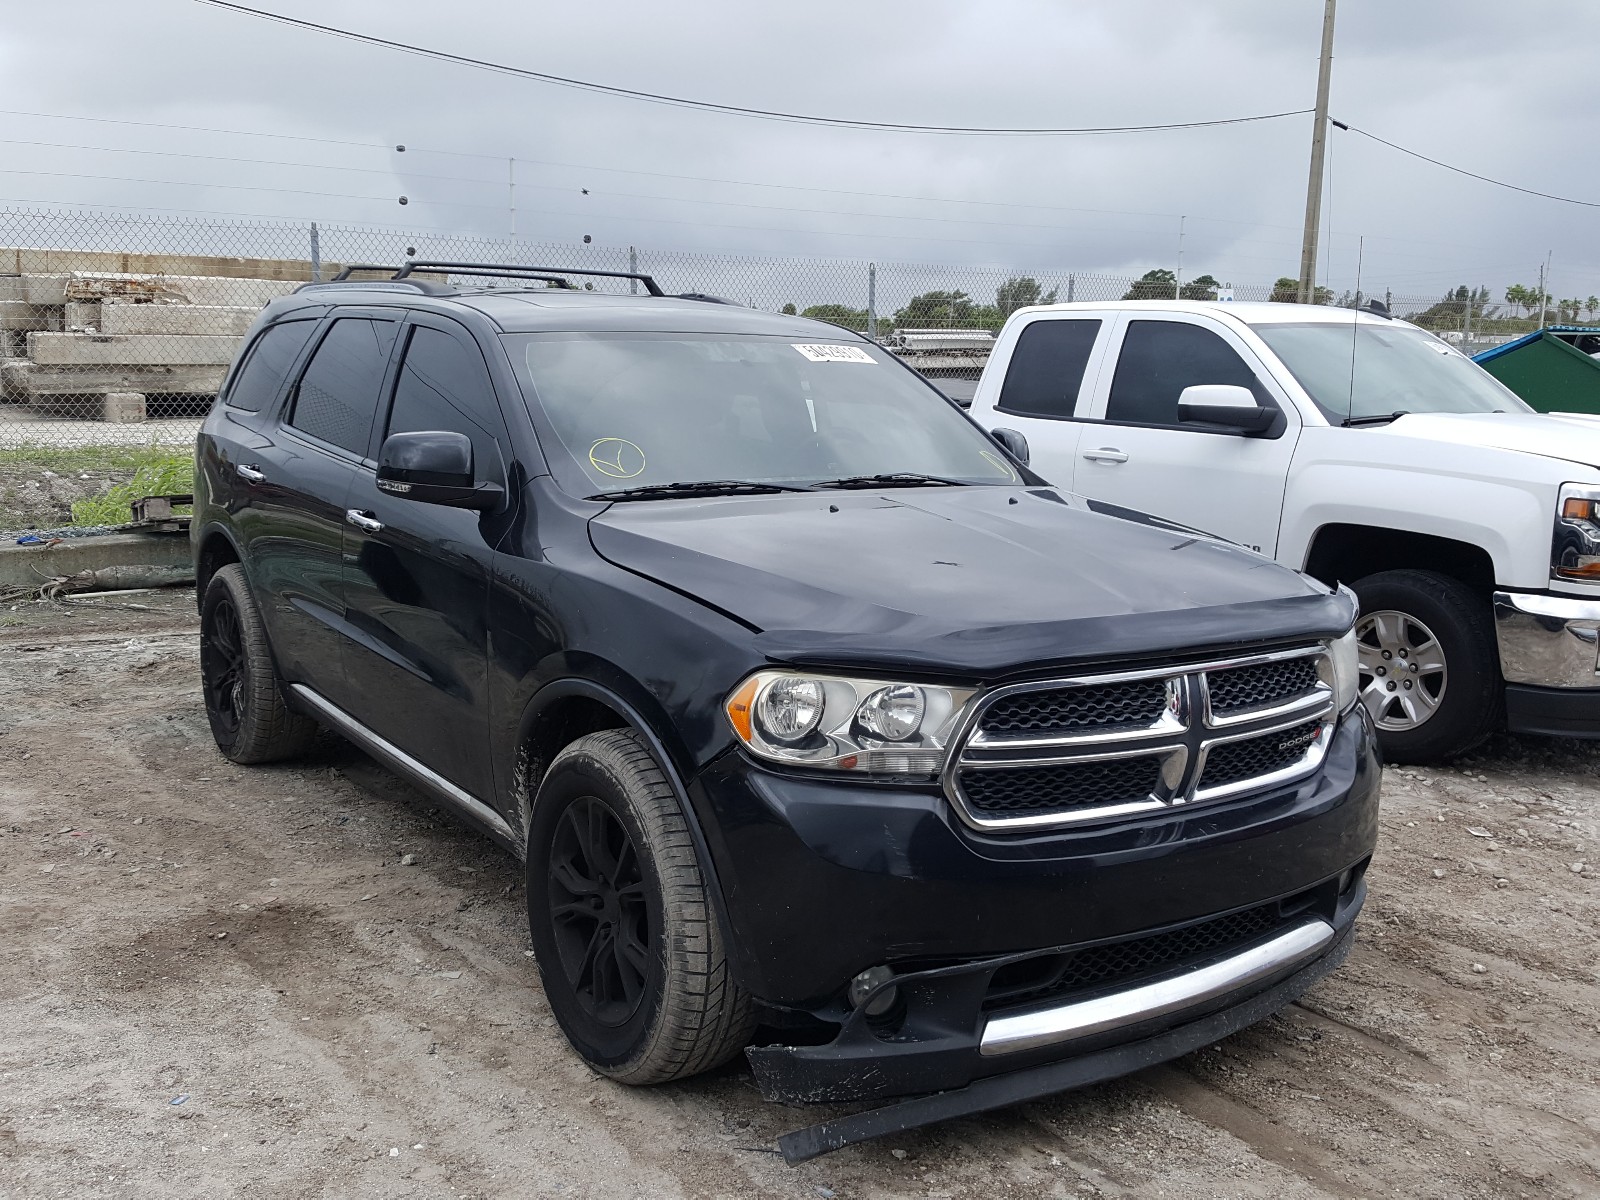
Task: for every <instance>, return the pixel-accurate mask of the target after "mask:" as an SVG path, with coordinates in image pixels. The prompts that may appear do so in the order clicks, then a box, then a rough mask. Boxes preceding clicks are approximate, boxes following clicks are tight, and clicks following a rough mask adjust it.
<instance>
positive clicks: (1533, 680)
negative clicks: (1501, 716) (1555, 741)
mask: <svg viewBox="0 0 1600 1200" xmlns="http://www.w3.org/2000/svg"><path fill="white" fill-rule="evenodd" d="M1494 622H1495V635H1496V637H1497V639H1498V640H1499V643H1500V673H1501V675H1503V676H1504V677H1505V681H1506V724H1507V726H1508V727H1509V728H1510V729H1511V730H1512V731H1513V732H1516V733H1540V734H1560V735H1565V736H1568V737H1600V601H1595V600H1579V599H1575V598H1573V597H1569V596H1555V595H1551V594H1549V593H1546V592H1496V593H1495V594H1494Z"/></svg>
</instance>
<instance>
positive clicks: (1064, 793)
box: [961, 755, 1161, 815]
mask: <svg viewBox="0 0 1600 1200" xmlns="http://www.w3.org/2000/svg"><path fill="white" fill-rule="evenodd" d="M1160 784H1161V759H1159V758H1157V757H1155V756H1153V755H1149V756H1146V757H1144V758H1116V759H1112V760H1111V761H1110V762H1081V763H1061V764H1057V765H1055V766H1043V767H1012V768H1009V769H1007V770H1004V771H963V772H962V774H961V787H962V790H963V791H964V792H965V793H966V796H967V801H968V802H969V803H970V804H971V805H972V807H973V808H975V809H977V810H978V811H979V812H981V813H993V814H999V815H1003V814H1005V813H1014V812H1028V813H1038V812H1060V811H1065V810H1070V809H1078V808H1085V807H1109V806H1112V805H1120V804H1133V803H1137V802H1139V801H1142V800H1148V799H1149V798H1150V797H1151V796H1152V795H1154V794H1155V792H1156V789H1157V788H1158V787H1159V786H1160Z"/></svg>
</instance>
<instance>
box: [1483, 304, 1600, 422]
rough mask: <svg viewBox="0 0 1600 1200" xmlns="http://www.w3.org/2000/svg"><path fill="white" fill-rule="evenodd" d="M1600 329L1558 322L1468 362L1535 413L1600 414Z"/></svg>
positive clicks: (1485, 352) (1487, 351) (1490, 350)
mask: <svg viewBox="0 0 1600 1200" xmlns="http://www.w3.org/2000/svg"><path fill="white" fill-rule="evenodd" d="M1597 353H1600V328H1596V327H1594V326H1584V325H1557V326H1553V327H1551V328H1549V329H1541V330H1540V331H1539V332H1537V333H1530V334H1528V335H1527V336H1526V337H1520V338H1518V339H1517V340H1516V341H1514V342H1507V343H1506V344H1505V345H1504V346H1495V347H1493V348H1492V349H1489V350H1485V351H1483V352H1482V353H1481V354H1475V355H1473V357H1472V361H1473V362H1475V363H1477V364H1478V365H1479V366H1481V367H1482V368H1483V369H1484V370H1485V371H1487V372H1489V374H1491V375H1493V376H1494V377H1495V378H1496V379H1498V380H1499V381H1500V382H1501V383H1503V384H1505V385H1506V386H1507V387H1508V388H1510V389H1511V390H1512V391H1513V392H1515V393H1516V394H1517V395H1518V396H1520V397H1522V399H1523V400H1524V401H1525V402H1526V403H1527V404H1528V405H1530V406H1531V407H1532V408H1534V409H1537V410H1538V411H1539V412H1581V413H1596V414H1600V358H1593V357H1591V355H1592V354H1597Z"/></svg>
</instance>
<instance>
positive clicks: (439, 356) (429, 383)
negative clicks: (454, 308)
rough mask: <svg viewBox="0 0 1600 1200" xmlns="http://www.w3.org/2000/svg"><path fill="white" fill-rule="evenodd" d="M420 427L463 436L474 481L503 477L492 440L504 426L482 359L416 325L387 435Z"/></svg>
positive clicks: (462, 344) (470, 349)
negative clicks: (466, 439) (468, 442)
mask: <svg viewBox="0 0 1600 1200" xmlns="http://www.w3.org/2000/svg"><path fill="white" fill-rule="evenodd" d="M424 429H447V430H450V431H451V432H452V433H464V434H466V435H467V436H468V437H469V438H471V439H472V461H473V466H474V468H475V470H476V471H477V474H478V478H479V479H487V480H491V481H499V480H501V479H502V478H503V472H502V471H501V465H500V452H499V450H498V448H497V446H496V440H497V439H499V438H502V437H503V436H504V430H505V425H504V423H503V422H502V421H501V419H500V406H499V404H498V403H497V402H496V401H495V398H494V385H493V384H492V383H490V381H489V369H488V368H487V367H485V366H484V364H483V355H482V354H480V353H478V351H477V349H476V348H475V347H472V346H469V345H467V344H466V343H465V342H462V341H458V340H457V339H456V338H454V337H452V336H450V335H449V334H448V333H441V332H440V331H439V330H437V329H429V328H427V327H426V326H421V325H419V326H417V327H416V328H415V329H413V330H412V332H411V341H410V344H409V345H408V346H407V347H406V357H405V362H404V363H403V364H402V365H401V367H400V379H399V381H398V382H397V383H396V385H395V392H394V407H393V408H392V409H391V410H390V413H389V433H416V432H419V431H420V430H424Z"/></svg>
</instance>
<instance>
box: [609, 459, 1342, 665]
mask: <svg viewBox="0 0 1600 1200" xmlns="http://www.w3.org/2000/svg"><path fill="white" fill-rule="evenodd" d="M589 536H590V538H591V540H592V542H593V544H594V547H595V549H596V551H598V552H599V554H601V555H602V556H603V557H604V558H606V559H608V560H609V561H611V562H613V563H615V564H616V565H618V566H620V567H623V568H625V569H627V570H629V571H632V572H634V573H636V574H639V575H642V576H644V577H645V578H648V579H652V580H655V581H656V582H658V583H661V584H663V585H665V586H666V587H669V588H672V589H673V590H674V591H677V592H680V593H682V594H683V595H685V596H688V597H690V598H692V599H696V600H699V601H700V602H702V603H704V604H707V605H710V606H711V607H713V608H716V609H719V610H721V611H722V612H724V613H726V614H728V615H729V616H731V617H733V618H734V619H736V620H738V621H740V622H742V623H744V624H745V625H747V626H749V627H750V628H751V629H753V630H754V631H755V632H756V635H757V637H756V644H757V648H758V649H759V650H761V651H762V652H763V653H764V654H765V655H766V656H767V657H768V658H769V659H772V660H774V661H779V662H797V663H798V662H805V663H809V664H812V665H818V666H822V665H831V666H842V667H848V668H861V667H874V668H883V667H897V668H908V669H912V670H918V671H922V672H928V671H940V670H944V671H950V670H954V671H960V672H963V673H966V674H969V675H978V676H981V677H984V678H994V677H996V676H998V675H1004V674H1007V673H1009V672H1012V671H1021V670H1029V669H1036V668H1038V667H1041V666H1046V665H1053V664H1065V663H1071V662H1085V661H1091V660H1092V661H1097V662H1103V661H1106V660H1110V659H1125V658H1130V657H1144V656H1153V655H1154V656H1170V655H1174V654H1180V653H1181V654H1189V653H1193V652H1195V651H1200V650H1209V649H1220V648H1230V647H1237V646H1241V645H1245V644H1255V645H1258V644H1262V643H1266V642H1272V641H1282V640H1285V639H1293V638H1301V639H1305V638H1310V637H1313V636H1334V635H1337V634H1339V633H1342V632H1344V631H1345V630H1346V629H1348V628H1349V626H1350V622H1351V619H1352V618H1353V616H1354V613H1353V611H1352V607H1351V605H1350V603H1349V602H1348V601H1347V600H1346V599H1345V598H1344V597H1342V596H1339V595H1333V594H1330V593H1329V592H1328V591H1327V590H1326V589H1325V588H1324V587H1322V585H1320V584H1318V583H1316V582H1315V581H1313V580H1310V579H1308V578H1306V577H1304V576H1301V575H1299V574H1297V573H1296V572H1294V571H1290V570H1288V569H1286V568H1284V567H1280V566H1278V565H1277V564H1276V563H1274V562H1272V561H1271V560H1270V559H1267V558H1263V557H1262V556H1261V555H1258V554H1254V553H1251V552H1250V551H1247V550H1244V549H1242V548H1240V547H1237V546H1233V545H1231V544H1228V543H1224V542H1220V541H1216V540H1214V539H1212V538H1209V537H1207V536H1205V535H1203V534H1196V533H1194V532H1192V531H1189V530H1183V529H1180V528H1178V527H1175V526H1171V525H1167V524H1164V523H1161V522H1157V521H1155V520H1154V519H1153V518H1150V519H1140V520H1126V519H1121V518H1119V517H1112V516H1104V515H1100V514H1098V513H1095V512H1090V511H1088V508H1087V503H1086V502H1085V501H1084V500H1083V499H1081V498H1079V497H1070V496H1067V495H1064V494H1062V493H1059V492H1056V491H1054V490H1050V489H1045V488H1038V489H1027V488H1008V487H982V486H969V487H948V488H918V489H897V490H895V491H893V492H859V491H846V492H815V493H803V494H790V493H783V494H779V495H771V496H742V497H727V498H716V499H710V500H657V501H646V502H629V503H618V504H613V505H612V506H611V507H610V508H608V509H607V510H606V511H605V512H603V513H602V514H600V515H599V516H597V517H595V518H594V519H593V520H592V521H591V522H590V525H589Z"/></svg>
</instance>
